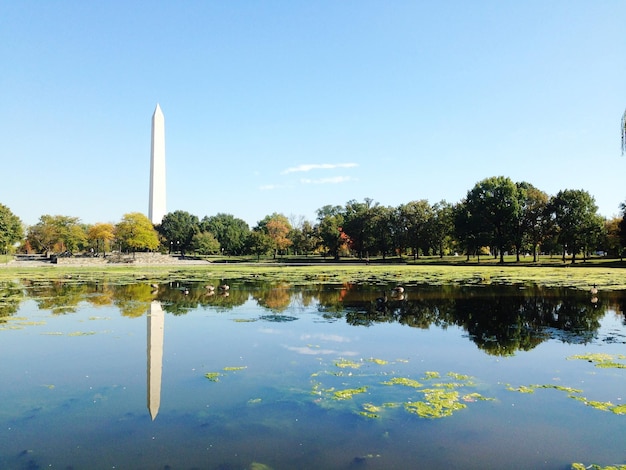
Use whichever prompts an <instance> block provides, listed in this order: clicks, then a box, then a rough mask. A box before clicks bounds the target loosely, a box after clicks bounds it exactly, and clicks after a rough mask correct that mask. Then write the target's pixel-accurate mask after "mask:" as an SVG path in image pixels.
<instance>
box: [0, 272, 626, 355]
mask: <svg viewBox="0 0 626 470" xmlns="http://www.w3.org/2000/svg"><path fill="white" fill-rule="evenodd" d="M225 282H226V280H224V279H208V280H207V282H206V283H199V282H197V281H196V282H185V281H177V282H164V283H160V284H150V283H148V281H144V282H136V283H130V284H114V283H107V282H104V281H99V282H81V281H80V280H79V279H71V278H68V279H62V280H56V281H41V280H22V281H21V285H19V284H17V283H5V284H3V285H2V287H1V288H0V322H2V321H3V319H6V318H8V317H9V316H11V315H14V314H15V313H16V312H17V311H18V310H19V305H20V302H21V301H22V300H23V299H25V298H31V299H33V300H34V301H35V302H36V304H37V306H38V307H39V308H40V309H45V310H50V311H51V312H52V313H53V314H65V313H72V312H76V311H78V310H79V308H80V303H81V302H86V303H89V304H91V305H93V306H96V307H99V306H108V305H113V306H115V307H116V308H118V309H119V311H120V313H121V314H122V315H123V316H126V317H140V316H143V315H144V314H145V312H146V311H147V310H148V308H149V306H150V304H151V303H152V302H159V303H160V304H161V305H162V306H163V310H164V311H165V312H167V313H169V314H173V315H184V314H187V313H188V312H190V311H193V310H196V309H198V308H210V309H212V310H215V311H218V312H219V311H226V310H231V309H234V308H236V307H238V306H241V305H243V304H244V303H246V302H248V301H250V299H253V300H254V301H255V302H256V303H257V305H258V306H259V307H260V308H262V309H264V310H266V311H268V314H267V315H263V314H262V315H260V318H261V319H263V320H267V321H285V320H288V321H294V320H298V319H299V318H300V317H299V316H298V309H299V308H301V311H302V312H307V313H310V312H311V311H312V310H313V309H314V311H315V312H316V314H317V315H320V316H321V317H322V318H323V319H324V320H325V321H341V320H344V319H345V321H346V322H347V323H348V324H349V325H353V326H356V327H371V326H373V325H376V324H381V323H398V324H400V325H405V326H407V327H410V328H419V329H427V328H430V327H432V326H434V327H437V328H441V329H445V328H447V327H449V326H455V327H460V328H462V329H464V330H465V331H467V333H468V335H467V336H468V338H469V339H470V340H471V341H472V342H474V343H475V344H476V346H477V347H478V348H480V349H481V350H483V351H485V352H486V353H488V354H493V355H497V356H504V355H510V354H514V353H515V352H516V351H528V350H531V349H533V348H534V347H536V346H537V345H538V344H540V343H541V342H542V341H545V340H547V339H557V340H560V341H563V342H568V343H588V342H590V341H593V340H596V337H597V336H598V330H599V328H600V320H601V319H602V317H603V316H604V315H605V313H606V312H607V310H612V311H615V313H616V315H618V317H620V321H621V322H622V323H625V324H626V321H625V320H624V311H625V310H626V294H625V293H624V292H601V293H599V294H598V295H597V296H596V298H592V297H591V296H590V294H589V293H587V292H581V291H575V290H567V289H547V288H540V287H527V288H524V289H520V288H518V287H511V286H509V287H507V286H495V287H494V286H482V287H479V286H464V287H459V286H437V287H434V286H433V287H429V286H411V287H406V288H405V292H404V295H392V289H391V288H392V287H393V286H388V285H373V286H372V285H365V284H350V283H345V284H310V285H306V286H294V285H291V284H287V283H284V282H262V281H258V280H255V281H245V282H244V281H239V282H237V281H231V282H228V283H229V284H230V289H229V290H227V291H225V290H222V291H220V290H218V289H213V288H210V286H217V285H220V284H223V283H225ZM378 299H380V300H378ZM312 307H313V308H312ZM287 310H289V312H290V314H289V315H285V312H286V311H287ZM603 341H614V342H615V341H618V342H620V341H621V342H625V343H626V339H625V338H622V337H621V336H619V335H613V336H612V337H611V338H604V339H603Z"/></svg>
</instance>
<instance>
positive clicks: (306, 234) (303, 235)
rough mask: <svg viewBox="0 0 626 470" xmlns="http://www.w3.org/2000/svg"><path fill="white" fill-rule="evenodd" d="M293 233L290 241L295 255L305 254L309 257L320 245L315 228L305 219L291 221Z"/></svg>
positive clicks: (290, 235) (290, 234)
mask: <svg viewBox="0 0 626 470" xmlns="http://www.w3.org/2000/svg"><path fill="white" fill-rule="evenodd" d="M290 223H291V227H292V229H291V232H290V233H289V239H290V240H291V243H292V245H291V248H292V250H293V252H294V253H295V254H304V255H305V256H307V255H308V254H309V253H311V252H313V250H315V247H316V246H317V244H318V243H319V237H318V236H317V232H316V230H315V228H314V227H313V224H311V222H309V221H308V220H305V219H304V217H301V218H300V219H297V220H290Z"/></svg>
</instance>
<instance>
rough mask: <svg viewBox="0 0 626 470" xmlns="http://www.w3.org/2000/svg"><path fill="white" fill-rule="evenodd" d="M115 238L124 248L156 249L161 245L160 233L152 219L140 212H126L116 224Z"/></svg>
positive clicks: (133, 249)
mask: <svg viewBox="0 0 626 470" xmlns="http://www.w3.org/2000/svg"><path fill="white" fill-rule="evenodd" d="M115 239H116V241H117V242H118V243H119V244H120V246H121V248H122V249H126V250H130V251H132V252H133V253H134V252H136V251H144V250H145V251H154V250H156V249H157V248H158V247H159V234H158V233H157V231H156V230H155V228H154V226H153V225H152V222H150V219H148V217H146V216H145V215H143V214H142V213H140V212H131V213H128V214H124V217H122V220H121V221H120V222H118V223H117V224H116V225H115Z"/></svg>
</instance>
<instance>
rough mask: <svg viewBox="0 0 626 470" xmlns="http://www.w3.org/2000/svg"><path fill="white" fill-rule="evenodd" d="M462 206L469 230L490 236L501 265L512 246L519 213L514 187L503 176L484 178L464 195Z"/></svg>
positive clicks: (517, 197)
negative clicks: (463, 205)
mask: <svg viewBox="0 0 626 470" xmlns="http://www.w3.org/2000/svg"><path fill="white" fill-rule="evenodd" d="M465 204H466V206H467V211H468V217H469V218H470V221H471V223H470V227H472V230H479V231H480V232H486V233H487V234H489V239H490V243H491V244H493V245H495V247H496V248H497V249H498V251H499V254H500V263H504V252H505V251H506V250H507V247H508V246H510V245H512V244H513V243H514V234H515V233H516V232H517V227H518V223H519V219H520V214H521V207H520V201H519V195H518V187H517V185H516V184H515V183H513V181H511V179H510V178H506V177H504V176H496V177H491V178H486V179H484V180H482V181H480V182H479V183H477V184H476V185H475V186H474V188H472V189H471V190H470V191H469V192H468V193H467V198H466V202H465Z"/></svg>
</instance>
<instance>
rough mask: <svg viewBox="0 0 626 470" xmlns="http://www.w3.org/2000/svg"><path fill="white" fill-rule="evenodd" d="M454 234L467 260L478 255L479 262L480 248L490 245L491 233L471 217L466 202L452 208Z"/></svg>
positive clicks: (477, 219)
mask: <svg viewBox="0 0 626 470" xmlns="http://www.w3.org/2000/svg"><path fill="white" fill-rule="evenodd" d="M453 213H454V234H455V237H456V238H457V240H458V241H459V243H460V245H461V246H462V247H463V250H464V251H465V254H466V256H467V259H468V260H469V258H470V256H471V255H474V254H476V255H478V261H479V262H480V249H481V247H483V246H485V245H488V244H489V243H490V238H491V233H489V232H487V231H486V230H487V229H486V227H484V226H483V225H481V220H480V219H479V218H478V217H472V214H471V213H470V210H469V207H468V205H467V201H466V200H462V201H461V202H459V203H458V204H456V205H455V206H454V209H453Z"/></svg>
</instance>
